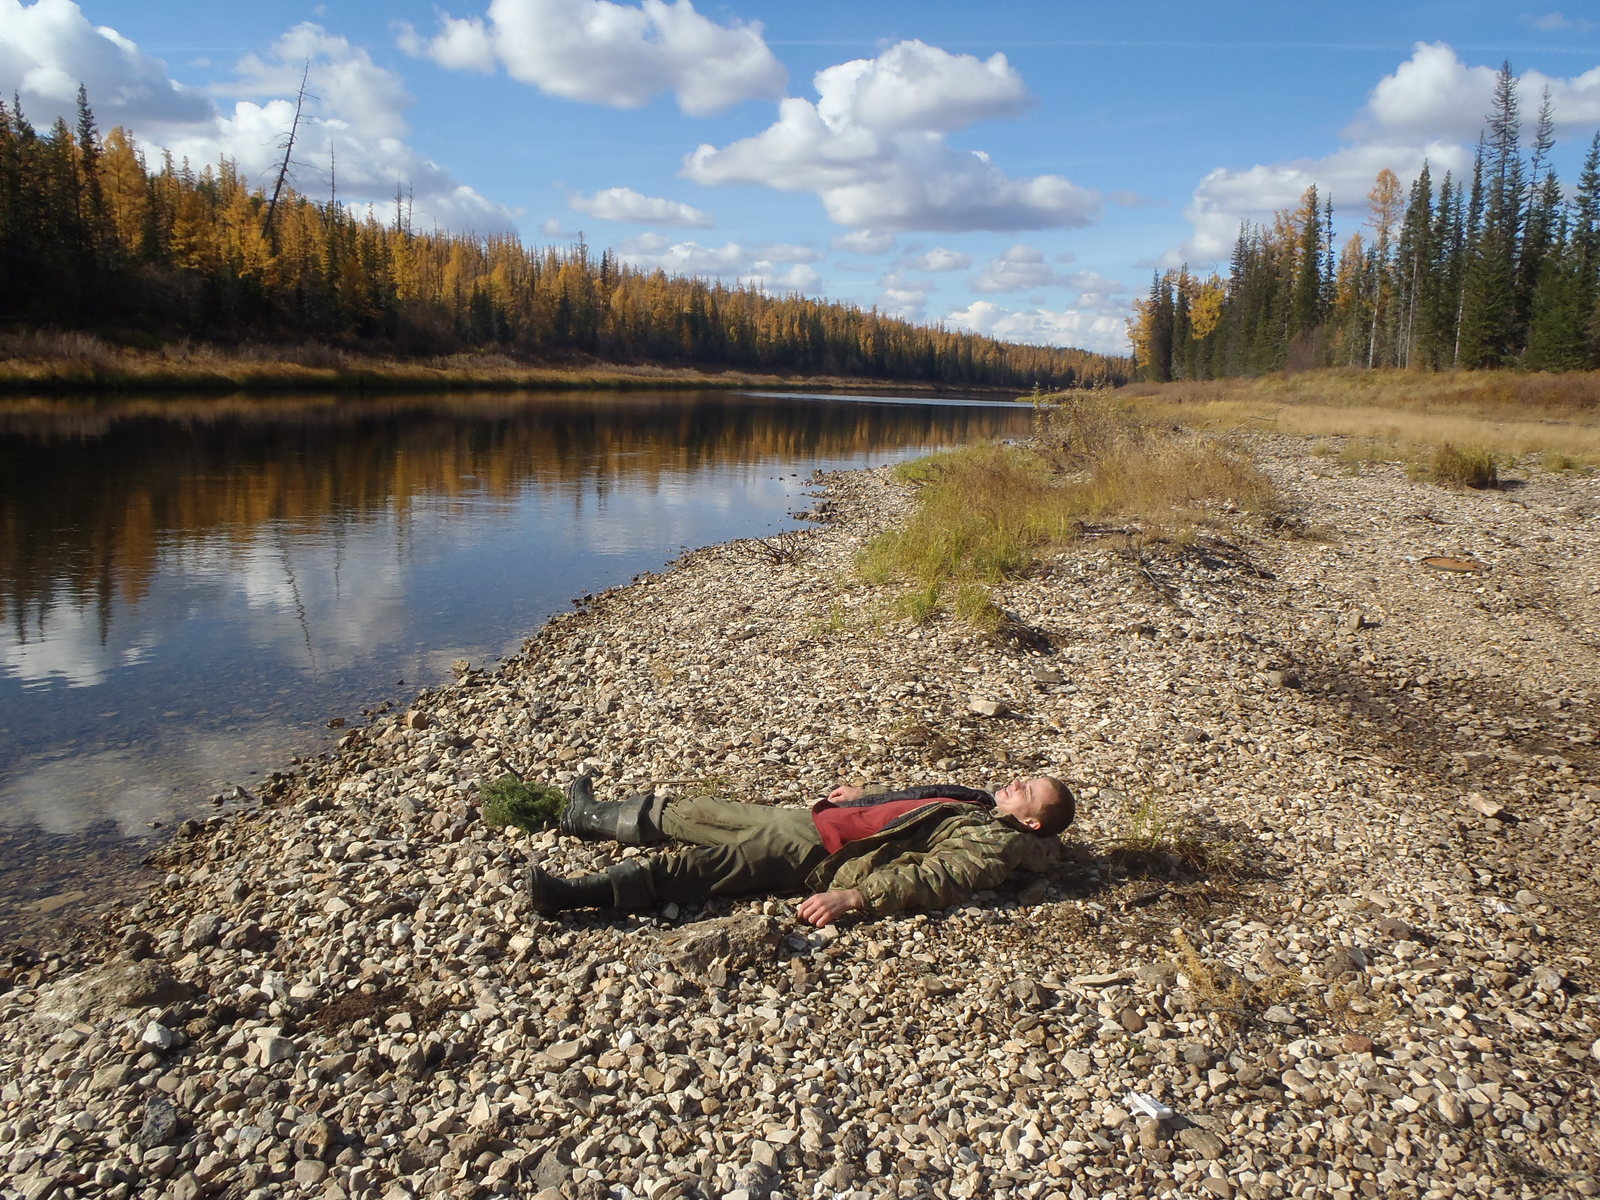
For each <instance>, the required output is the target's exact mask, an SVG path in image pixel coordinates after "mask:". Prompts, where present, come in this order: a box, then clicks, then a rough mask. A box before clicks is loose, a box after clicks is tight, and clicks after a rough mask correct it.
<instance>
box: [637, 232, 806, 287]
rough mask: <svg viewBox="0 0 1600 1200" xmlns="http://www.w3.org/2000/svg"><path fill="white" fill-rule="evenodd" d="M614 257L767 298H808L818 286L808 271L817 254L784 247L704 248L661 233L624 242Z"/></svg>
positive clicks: (736, 245)
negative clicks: (747, 288) (765, 294)
mask: <svg viewBox="0 0 1600 1200" xmlns="http://www.w3.org/2000/svg"><path fill="white" fill-rule="evenodd" d="M617 253H618V255H619V256H620V257H621V258H622V259H623V261H625V262H627V263H628V264H630V265H631V266H634V267H637V268H639V269H641V270H645V271H650V270H658V269H659V270H662V271H665V272H666V273H667V274H669V275H689V276H699V277H715V278H719V279H724V280H727V281H728V282H731V283H739V284H745V285H747V286H750V287H756V288H760V289H761V290H762V291H767V292H809V291H813V290H815V289H816V287H817V286H818V285H819V284H820V283H821V282H822V277H821V276H820V275H818V274H817V271H816V269H815V268H814V267H812V266H811V265H810V264H811V263H812V262H814V261H816V258H817V253H816V251H815V250H813V249H811V248H810V247H808V246H793V245H787V244H785V243H782V242H768V243H765V244H763V245H760V246H744V245H741V244H740V243H738V242H727V243H724V244H723V245H721V246H702V245H701V244H700V243H699V242H675V241H673V240H672V239H671V238H670V237H668V236H667V235H665V234H661V233H646V234H641V235H640V236H638V237H635V238H628V239H627V240H625V241H623V242H622V243H621V244H620V245H619V246H618V247H617Z"/></svg>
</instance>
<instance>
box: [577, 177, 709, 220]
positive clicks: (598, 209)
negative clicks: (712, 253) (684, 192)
mask: <svg viewBox="0 0 1600 1200" xmlns="http://www.w3.org/2000/svg"><path fill="white" fill-rule="evenodd" d="M569 203H570V206H571V208H572V210H573V211H574V212H581V213H584V214H586V215H588V216H591V217H599V218H600V219H601V220H603V221H623V222H627V223H629V224H633V225H662V226H667V227H669V228H683V229H709V228H710V227H711V225H712V224H713V222H712V220H711V217H710V215H709V214H707V213H705V212H702V211H701V210H700V209H698V208H695V207H693V206H692V205H689V204H680V203H678V202H677V201H676V200H663V199H661V198H660V197H657V196H645V195H641V194H640V193H638V192H636V191H634V190H633V189H632V188H625V187H614V188H606V189H605V190H604V191H600V192H596V193H595V194H594V195H592V196H574V197H572V199H571V201H570V202H569Z"/></svg>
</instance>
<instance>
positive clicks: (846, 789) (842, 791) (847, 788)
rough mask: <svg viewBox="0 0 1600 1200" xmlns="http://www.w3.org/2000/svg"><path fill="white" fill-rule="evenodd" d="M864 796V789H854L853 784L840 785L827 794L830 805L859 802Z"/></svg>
mask: <svg viewBox="0 0 1600 1200" xmlns="http://www.w3.org/2000/svg"><path fill="white" fill-rule="evenodd" d="M866 794H867V789H866V788H863V787H856V786H855V784H853V783H841V784H840V785H839V786H838V787H836V788H834V789H833V791H831V792H829V793H828V800H829V802H830V803H832V804H848V803H849V802H850V801H851V800H859V799H861V797H863V796H865V795H866Z"/></svg>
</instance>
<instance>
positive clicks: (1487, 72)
mask: <svg viewBox="0 0 1600 1200" xmlns="http://www.w3.org/2000/svg"><path fill="white" fill-rule="evenodd" d="M1497 73H1498V66H1494V67H1491V66H1486V65H1477V66H1469V65H1467V64H1466V63H1464V62H1462V60H1461V58H1460V57H1459V56H1458V55H1457V54H1456V52H1455V51H1454V50H1453V49H1452V48H1451V47H1450V46H1448V45H1446V44H1445V43H1443V42H1419V43H1417V45H1416V46H1415V47H1414V48H1413V50H1412V53H1411V56H1410V57H1409V58H1408V59H1406V60H1405V61H1404V62H1403V63H1401V64H1400V65H1399V66H1398V67H1397V68H1395V70H1394V71H1393V73H1391V74H1389V75H1386V76H1385V77H1384V78H1383V79H1381V80H1380V81H1379V82H1378V84H1377V85H1376V86H1375V87H1374V88H1373V89H1372V92H1371V93H1370V95H1369V96H1368V98H1367V103H1366V104H1365V105H1364V106H1363V108H1362V109H1361V111H1360V112H1359V113H1358V114H1357V115H1356V116H1355V118H1354V119H1353V120H1351V122H1350V123H1349V124H1348V125H1347V126H1346V128H1345V129H1344V131H1343V134H1344V138H1345V144H1344V145H1342V146H1340V147H1339V148H1338V149H1336V150H1334V151H1333V152H1331V153H1329V154H1326V155H1323V156H1321V157H1315V158H1312V157H1308V158H1297V159H1291V160H1288V161H1285V162H1276V163H1257V164H1255V165H1253V166H1251V167H1248V168H1242V169H1241V168H1232V167H1219V168H1217V169H1216V170H1213V171H1211V172H1209V173H1208V174H1207V175H1206V176H1205V177H1204V178H1203V179H1201V181H1200V183H1199V185H1198V186H1197V187H1196V188H1195V191H1194V195H1193V198H1192V199H1191V201H1190V204H1189V206H1188V208H1187V209H1186V210H1185V213H1184V215H1185V216H1186V217H1187V218H1188V220H1189V221H1190V223H1191V225H1192V226H1193V233H1192V235H1191V236H1190V237H1189V238H1187V239H1186V240H1185V241H1184V242H1183V243H1181V244H1180V245H1178V246H1176V247H1174V248H1173V249H1172V250H1171V251H1169V252H1168V253H1167V254H1165V255H1163V256H1162V257H1161V258H1160V259H1159V260H1158V262H1157V264H1156V265H1158V266H1163V267H1175V266H1177V265H1178V264H1179V263H1182V262H1188V263H1190V264H1192V265H1196V266H1201V265H1204V264H1211V263H1219V262H1222V261H1224V260H1226V258H1227V257H1228V255H1229V253H1230V251H1231V250H1232V247H1233V243H1234V240H1235V239H1236V237H1237V236H1238V232H1239V226H1240V224H1241V223H1244V224H1252V225H1254V224H1263V223H1266V222H1268V221H1270V220H1271V218H1272V216H1273V214H1274V213H1276V212H1278V211H1280V210H1282V209H1286V208H1294V207H1296V206H1297V205H1298V204H1299V202H1300V197H1301V195H1303V194H1304V192H1305V190H1306V188H1308V187H1310V186H1311V185H1312V184H1316V185H1317V188H1318V191H1319V193H1320V195H1321V196H1322V197H1323V198H1324V199H1326V198H1328V197H1330V196H1331V197H1332V199H1333V203H1334V207H1335V210H1336V211H1342V212H1343V213H1345V214H1347V215H1346V217H1345V219H1344V226H1345V228H1350V227H1352V226H1354V225H1355V224H1358V223H1359V222H1360V221H1362V220H1364V219H1365V216H1366V196H1367V193H1368V192H1369V191H1370V190H1371V189H1372V185H1373V183H1374V181H1375V180H1376V179H1377V176H1378V172H1379V171H1381V170H1383V169H1384V168H1388V169H1389V170H1391V171H1393V172H1394V173H1395V174H1396V175H1397V176H1398V177H1399V178H1400V181H1401V184H1402V186H1409V184H1410V183H1411V182H1412V181H1413V180H1414V179H1415V178H1416V177H1417V174H1418V173H1419V172H1420V171H1421V169H1422V164H1423V163H1424V162H1425V161H1426V162H1427V163H1428V164H1429V166H1430V167H1431V169H1432V171H1433V174H1434V177H1435V180H1436V181H1437V180H1440V179H1442V178H1443V176H1444V173H1445V172H1446V171H1447V170H1448V171H1452V172H1454V174H1455V176H1456V178H1457V179H1458V180H1459V179H1461V178H1462V177H1463V176H1464V175H1466V174H1467V173H1468V172H1470V171H1471V169H1472V156H1473V148H1474V146H1475V145H1476V143H1477V139H1478V134H1479V132H1480V131H1481V130H1482V128H1483V126H1484V124H1485V117H1486V115H1487V114H1488V112H1489V110H1490V108H1491V107H1492V104H1493V97H1494V84H1495V76H1496V74H1497ZM1546 89H1548V91H1549V94H1550V102H1551V106H1552V110H1553V116H1554V121H1555V134H1556V138H1557V140H1558V141H1561V140H1564V139H1569V138H1573V137H1577V138H1579V139H1582V140H1585V141H1586V140H1587V139H1588V138H1589V137H1590V136H1591V134H1592V132H1593V130H1594V127H1595V125H1596V124H1600V67H1596V68H1594V69H1592V70H1590V71H1587V72H1584V73H1583V74H1581V75H1576V76H1573V77H1571V78H1566V79H1562V78H1556V77H1553V76H1548V75H1544V74H1541V73H1540V72H1538V71H1529V72H1527V73H1525V74H1523V75H1521V76H1520V77H1518V80H1517V93H1518V98H1519V100H1520V102H1521V109H1522V117H1523V121H1524V126H1525V129H1526V128H1528V127H1530V126H1531V124H1532V122H1533V120H1534V119H1535V116H1536V114H1537V112H1538V108H1539V104H1540V101H1541V98H1542V96H1543V95H1544V93H1545V91H1546ZM1436 186H1437V183H1436Z"/></svg>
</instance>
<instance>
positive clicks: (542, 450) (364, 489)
mask: <svg viewBox="0 0 1600 1200" xmlns="http://www.w3.org/2000/svg"><path fill="white" fill-rule="evenodd" d="M1028 416H1029V412H1028V410H1027V409H1026V408H1025V407H1023V406H1020V405H1015V406H1013V405H1005V404H994V403H972V402H956V401H928V400H907V401H897V400H894V399H892V398H886V397H879V398H872V397H831V396H808V397H797V396H792V395H788V396H770V395H754V394H737V393H718V392H693V393H625V394H618V393H605V394H594V395H590V394H582V395H572V394H569V395H560V396H508V395H495V396H492V397H465V398H464V397H442V398H411V397H408V398H404V399H394V400H364V401H353V400H351V399H349V398H347V397H346V398H332V397H329V398H318V397H298V398H268V399H254V398H249V399H244V398H237V399H208V400H199V401H195V400H182V401H174V400H119V401H115V402H111V401H92V400H83V401H68V400H50V401H35V402H26V401H24V402H10V403H7V404H5V405H0V833H3V834H4V839H3V840H5V841H12V840H14V839H15V837H16V836H18V835H19V833H21V832H22V831H24V830H29V829H32V830H37V831H39V832H40V833H41V834H53V835H58V837H57V840H58V841H59V835H67V836H68V837H70V836H72V835H78V836H84V837H88V836H89V835H90V834H91V833H92V834H94V835H95V836H97V837H99V838H102V839H103V838H107V837H110V838H113V839H114V838H115V837H118V836H137V835H144V834H148V833H149V830H150V827H151V823H152V822H165V823H170V822H172V821H174V820H178V819H182V817H184V816H187V815H194V814H195V813H196V812H197V811H198V810H200V809H201V808H202V807H203V805H204V801H205V797H206V796H207V795H208V794H209V793H213V792H216V791H218V790H219V789H221V788H223V787H225V786H227V785H231V784H234V783H239V784H243V785H245V786H246V787H249V786H250V785H251V784H252V782H253V777H254V776H255V775H257V774H258V773H264V772H265V771H268V770H271V769H274V768H276V767H279V766H281V765H283V763H284V762H285V761H286V760H287V758H288V757H289V756H290V755H291V754H293V753H296V752H307V751H310V750H314V749H317V748H319V747H320V746H321V745H323V744H325V743H326V741H327V740H328V738H329V737H330V735H329V733H328V731H327V729H326V728H325V726H326V723H327V721H328V720H329V719H331V718H336V717H341V716H343V717H355V716H356V714H357V713H358V711H359V710H360V709H362V708H364V707H370V706H372V705H375V704H377V703H378V702H380V701H382V700H386V699H387V700H392V701H394V702H396V703H403V702H404V701H405V700H406V698H407V697H408V696H410V695H411V694H413V693H414V692H415V691H416V690H417V688H419V687H421V686H427V685H431V684H434V683H437V682H439V681H441V680H442V679H443V678H445V677H447V675H448V670H449V664H450V663H451V662H452V661H453V660H455V659H463V658H465V659H469V660H473V661H482V660H483V659H485V658H486V657H487V656H490V655H493V654H495V653H497V652H503V651H505V650H506V649H508V648H510V647H511V646H513V645H514V644H515V642H516V640H517V639H518V638H519V637H520V636H522V635H525V634H527V633H529V632H531V631H532V630H533V629H534V628H535V627H536V626H537V625H538V624H539V623H540V622H541V621H542V620H543V619H544V618H545V617H546V616H548V615H549V614H550V613H551V612H554V611H557V610H558V609H560V608H562V607H564V606H565V605H566V604H567V603H568V601H569V600H570V599H571V598H572V597H574V596H577V595H580V594H582V593H585V592H592V591H597V590H600V589H602V588H605V587H607V586H610V585H612V584H615V583H620V582H624V581H626V580H627V579H628V578H630V577H631V576H632V575H634V574H636V573H638V572H639V571H641V570H652V569H656V568H658V567H660V566H661V565H662V564H664V563H665V562H667V561H668V560H670V559H671V558H672V557H674V556H675V555H676V554H677V553H678V552H679V551H680V550H682V549H683V548H685V547H691V546H697V545H704V544H707V543H710V542H716V541H722V540H725V539H728V538H732V537H742V536H760V535H763V534H769V533H771V532H773V531H774V530H775V529H778V528H781V527H792V526H794V525H795V524H797V522H796V521H795V520H793V519H792V517H790V515H789V514H790V512H791V510H792V509H795V508H798V507H804V506H805V505H806V503H807V500H806V491H807V489H806V480H807V478H808V477H809V475H810V473H811V472H812V470H813V469H815V468H822V469H825V470H827V469H838V468H849V467H856V466H863V465H875V464H880V463H887V462H892V461H897V460H900V459H904V458H908V457H913V456H915V455H918V454H922V453H925V452H927V451H928V450H931V449H935V448H939V447H945V446H951V445H958V444H964V443H968V442H972V441H977V440H981V439H983V438H986V437H994V436H1021V435H1023V434H1025V433H1026V432H1027V428H1028ZM207 811H209V810H207ZM4 869H6V868H5V866H4V865H3V864H0V870H4ZM0 890H3V887H0Z"/></svg>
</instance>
